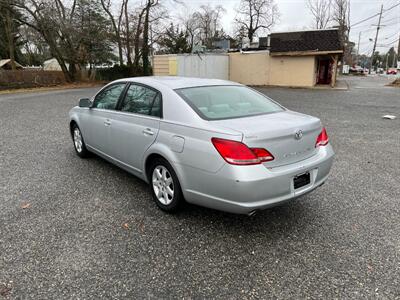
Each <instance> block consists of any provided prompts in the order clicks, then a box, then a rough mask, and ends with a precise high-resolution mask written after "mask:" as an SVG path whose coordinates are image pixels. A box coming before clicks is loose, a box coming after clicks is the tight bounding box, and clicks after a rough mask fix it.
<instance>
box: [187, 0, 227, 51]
mask: <svg viewBox="0 0 400 300" xmlns="http://www.w3.org/2000/svg"><path fill="white" fill-rule="evenodd" d="M224 13H225V9H224V8H223V7H222V6H221V5H217V6H216V7H212V6H211V5H209V4H208V5H202V6H200V10H199V11H197V12H195V13H194V14H193V16H192V18H193V19H194V21H195V22H196V23H197V28H198V29H199V33H198V34H199V37H200V39H201V41H202V43H203V44H204V45H206V46H207V47H208V48H210V47H211V45H212V40H213V38H214V36H215V35H216V33H217V31H218V28H219V27H220V19H221V16H222V14H224Z"/></svg>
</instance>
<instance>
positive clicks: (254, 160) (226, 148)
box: [211, 138, 274, 165]
mask: <svg viewBox="0 0 400 300" xmlns="http://www.w3.org/2000/svg"><path fill="white" fill-rule="evenodd" d="M211 141H212V143H213V145H214V147H215V149H217V151H218V152H219V154H220V155H221V156H222V158H223V159H225V160H226V161H227V162H228V163H230V164H232V165H258V164H261V163H263V162H266V161H271V160H273V159H274V157H273V156H272V154H271V153H269V152H268V151H267V150H266V149H264V148H249V147H247V146H246V145H245V144H243V143H241V142H237V141H231V140H225V139H219V138H212V139H211Z"/></svg>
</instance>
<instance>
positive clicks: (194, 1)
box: [184, 0, 400, 54]
mask: <svg viewBox="0 0 400 300" xmlns="http://www.w3.org/2000/svg"><path fill="white" fill-rule="evenodd" d="M350 1H351V9H350V13H351V14H350V21H351V24H355V23H357V22H359V21H361V20H363V19H366V18H368V17H370V16H372V15H374V14H377V13H379V10H380V6H381V4H383V7H384V10H385V9H389V8H390V7H392V6H393V5H396V4H399V3H400V0H350ZM184 2H185V4H186V6H187V7H188V8H190V9H193V10H195V9H197V8H198V7H199V6H200V5H203V4H207V3H210V4H211V5H218V4H219V5H222V6H223V7H224V8H225V9H226V11H227V12H226V14H225V15H224V16H223V18H222V20H221V21H222V25H223V27H224V30H225V31H226V32H227V33H230V34H231V33H232V32H231V29H232V27H233V26H232V25H233V23H232V22H233V19H234V17H235V14H236V13H235V7H237V6H238V4H239V2H240V0H209V1H207V0H184ZM275 3H276V4H277V5H278V9H279V13H280V20H279V23H278V24H277V25H275V26H274V28H273V29H272V31H273V32H274V31H286V30H302V29H308V28H311V24H312V16H311V15H310V12H309V10H308V8H307V4H306V3H307V0H275ZM377 23H378V16H376V17H374V18H372V19H371V20H368V21H366V22H363V23H361V24H359V25H355V26H354V28H352V29H351V31H350V39H351V41H353V42H355V43H356V44H357V43H358V35H359V32H360V31H361V43H360V53H361V54H370V53H371V52H372V47H373V42H371V41H370V40H369V39H370V38H371V39H374V38H375V33H376V26H373V25H374V24H375V25H376V24H377ZM382 24H383V25H386V26H383V27H382V28H381V30H380V32H379V37H378V47H377V50H378V51H380V52H386V51H387V50H388V49H389V48H390V47H391V46H395V49H396V51H397V44H398V39H399V35H400V5H399V6H397V7H396V8H393V9H391V10H389V11H385V12H384V14H383V18H382Z"/></svg>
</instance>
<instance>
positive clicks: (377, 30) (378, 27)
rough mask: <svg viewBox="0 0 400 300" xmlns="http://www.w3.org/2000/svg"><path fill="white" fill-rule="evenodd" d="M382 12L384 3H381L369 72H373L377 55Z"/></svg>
mask: <svg viewBox="0 0 400 300" xmlns="http://www.w3.org/2000/svg"><path fill="white" fill-rule="evenodd" d="M382 12H383V4H382V5H381V12H380V14H379V21H378V26H377V27H376V36H375V41H374V48H373V50H372V55H371V66H370V68H369V72H368V73H369V74H371V69H372V63H373V62H374V55H375V50H376V42H377V41H378V34H379V29H380V27H381V20H382Z"/></svg>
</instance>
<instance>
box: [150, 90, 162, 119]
mask: <svg viewBox="0 0 400 300" xmlns="http://www.w3.org/2000/svg"><path fill="white" fill-rule="evenodd" d="M150 115H151V116H155V117H159V118H161V94H160V93H157V96H156V98H155V99H154V102H153V106H152V107H151V111H150Z"/></svg>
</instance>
